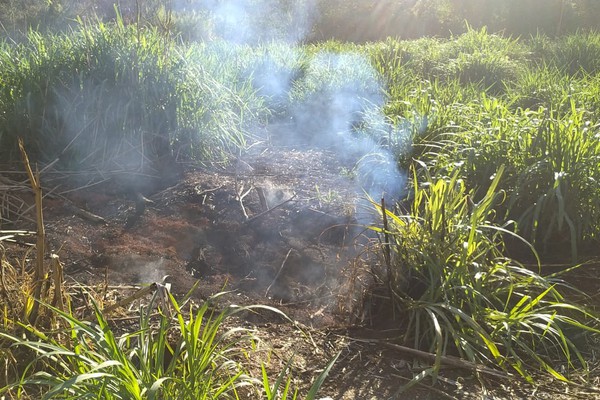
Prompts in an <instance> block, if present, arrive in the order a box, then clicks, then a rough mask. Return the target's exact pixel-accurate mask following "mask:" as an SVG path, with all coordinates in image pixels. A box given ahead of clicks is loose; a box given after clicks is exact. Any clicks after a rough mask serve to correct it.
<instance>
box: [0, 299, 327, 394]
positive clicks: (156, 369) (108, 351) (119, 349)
mask: <svg viewBox="0 0 600 400" xmlns="http://www.w3.org/2000/svg"><path fill="white" fill-rule="evenodd" d="M190 293H191V292H190ZM221 295H222V294H217V295H215V296H213V297H212V298H211V299H209V300H208V301H206V302H203V303H202V304H199V305H194V304H192V302H191V301H189V297H186V298H184V299H183V300H182V301H181V302H178V301H177V300H176V299H175V298H174V297H173V295H171V294H170V293H169V292H168V291H165V290H160V291H157V292H156V293H155V294H154V296H153V297H152V299H151V300H150V302H149V303H148V304H146V305H145V306H142V307H141V308H140V310H139V314H138V315H139V317H138V321H137V328H136V329H134V330H133V331H130V332H127V333H122V334H119V333H118V332H117V331H116V330H115V328H114V327H113V326H112V324H110V323H109V321H108V320H107V319H106V317H105V316H104V314H103V312H102V311H101V310H100V309H99V307H98V305H97V304H96V303H95V301H93V300H92V304H93V310H94V318H93V321H91V320H88V319H79V318H76V317H75V316H74V315H73V314H71V313H70V312H63V311H60V310H58V309H56V308H53V307H49V309H51V310H52V311H53V312H55V313H56V314H57V316H58V317H59V318H60V319H62V321H63V322H64V325H65V326H66V329H62V328H61V329H59V330H57V331H55V332H52V333H49V332H43V331H41V330H38V329H36V328H35V327H33V326H31V325H27V326H26V325H22V326H21V328H22V329H23V331H24V332H25V334H26V336H25V338H23V337H18V336H15V335H12V334H9V333H7V332H5V331H0V338H1V339H2V342H3V344H4V346H3V347H4V351H8V352H9V353H10V354H21V355H22V357H25V360H27V361H26V363H27V365H25V366H23V365H22V364H21V365H19V366H18V371H19V372H18V376H19V378H18V379H16V380H15V381H14V382H13V383H10V384H8V385H7V386H4V387H2V388H0V395H4V396H8V397H9V398H38V397H39V396H42V397H43V398H46V399H51V398H60V399H74V398H80V397H83V398H87V397H88V396H89V395H90V394H93V395H94V397H98V398H103V399H181V398H184V399H192V398H193V399H238V398H250V397H253V398H262V396H266V397H265V398H268V399H271V398H275V397H273V396H274V395H275V394H276V393H278V389H279V385H280V384H281V382H282V379H283V377H284V376H286V374H287V373H288V371H287V368H288V367H289V363H288V365H287V366H286V368H285V370H283V371H282V372H281V374H280V375H279V376H278V378H277V380H276V382H275V384H274V385H270V384H269V375H268V374H267V372H266V370H265V368H264V365H263V368H262V379H257V378H253V377H252V376H251V374H250V372H249V370H248V369H247V368H246V367H245V364H246V363H248V362H249V357H250V352H251V349H254V348H255V344H256V342H257V341H258V339H257V337H256V336H255V334H254V332H253V331H251V330H248V329H244V328H239V327H236V326H233V327H231V326H229V325H228V324H226V322H227V321H229V320H231V319H232V317H233V316H234V315H236V314H239V313H242V312H247V311H249V310H251V309H256V308H262V309H265V310H267V311H269V312H276V313H280V312H279V311H277V310H275V309H272V308H270V307H263V306H248V307H236V306H229V307H226V308H225V309H223V310H222V311H217V310H215V308H214V307H215V304H216V303H215V302H216V301H217V299H218V298H219V297H220V296H221ZM155 309H157V310H158V316H156V315H155V314H156V313H155ZM336 358H337V357H336ZM290 362H291V360H290ZM334 362H335V358H334V359H332V361H331V362H330V363H329V364H328V366H327V368H326V369H325V370H324V371H323V372H322V373H321V374H320V376H318V377H317V378H316V379H315V382H314V383H313V385H312V387H311V388H310V389H309V391H308V393H307V396H308V397H306V398H307V399H313V398H315V396H316V393H317V391H318V390H319V388H320V386H321V385H322V384H323V381H324V380H325V377H326V376H327V374H328V372H329V370H330V369H331V366H332V365H333V363H334ZM15 368H16V366H15ZM290 382H291V381H290V379H288V381H287V384H286V386H285V391H284V397H277V398H284V399H285V398H288V397H287V395H288V392H289V394H290V395H291V394H292V393H293V398H297V396H298V395H299V391H298V390H297V389H296V390H291V388H290Z"/></svg>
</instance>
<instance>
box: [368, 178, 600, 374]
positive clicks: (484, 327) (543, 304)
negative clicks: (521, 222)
mask: <svg viewBox="0 0 600 400" xmlns="http://www.w3.org/2000/svg"><path fill="white" fill-rule="evenodd" d="M502 174H503V169H502V168H500V169H499V170H498V171H497V173H496V175H495V177H494V179H493V181H492V183H491V184H490V186H489V188H488V190H487V192H486V193H485V194H484V195H483V196H480V199H479V201H477V202H474V200H473V199H474V195H475V193H474V191H473V190H469V189H467V187H466V182H465V181H463V180H462V179H461V178H460V175H459V171H455V172H453V173H451V174H450V175H449V176H447V177H440V178H433V177H431V176H427V177H426V178H425V179H423V180H422V181H419V180H418V179H417V174H416V172H415V174H414V178H413V189H414V192H413V193H412V195H411V199H410V202H409V205H408V206H409V207H410V208H409V210H407V212H406V214H395V213H393V212H391V211H389V210H385V215H386V219H387V221H388V229H387V231H385V232H383V233H385V235H386V237H388V238H389V242H390V244H389V246H390V249H391V252H390V254H391V257H390V258H389V260H388V261H387V263H388V271H387V276H385V277H382V280H383V281H384V282H386V283H387V284H388V285H389V293H390V296H391V297H390V298H391V302H392V303H393V308H394V310H395V311H396V312H397V313H398V315H400V316H401V318H402V320H403V321H404V325H405V326H406V329H405V334H404V341H405V343H407V344H412V346H414V347H415V348H419V349H424V350H426V351H431V352H433V353H435V354H436V355H437V357H438V359H437V360H438V361H437V362H438V363H436V366H435V368H434V370H433V372H434V373H437V372H436V371H437V368H438V367H439V365H440V364H439V362H440V361H439V360H440V357H442V356H443V355H445V354H458V355H459V356H460V357H462V358H465V359H467V360H470V361H473V362H476V363H482V364H487V365H494V366H497V367H500V368H503V369H505V370H513V371H515V372H517V373H518V374H519V375H521V376H522V377H524V378H526V379H527V380H528V381H530V382H533V373H534V371H538V370H542V371H545V372H548V373H549V374H551V375H552V376H553V377H555V378H557V379H560V380H567V379H568V378H567V376H566V373H563V372H561V369H560V368H558V367H557V366H558V365H561V366H562V367H564V371H567V372H568V371H573V370H576V369H577V370H579V369H581V368H586V361H585V357H584V356H583V354H582V350H581V348H579V347H578V346H577V345H576V344H575V341H574V334H573V332H574V331H575V332H594V333H599V332H600V331H598V329H597V326H598V322H599V321H598V319H597V318H596V317H594V316H593V315H592V313H591V312H589V311H588V310H586V309H585V308H584V307H583V306H578V305H576V304H574V303H572V302H569V301H568V300H566V299H565V297H564V290H562V291H561V289H560V288H561V287H562V286H564V283H563V282H561V281H560V280H558V279H556V277H543V276H541V275H540V274H538V273H535V272H532V271H531V270H529V269H527V268H525V267H524V266H522V265H520V264H518V263H517V262H515V261H513V260H510V259H508V258H507V257H505V256H504V255H503V251H504V247H503V236H504V235H507V234H510V232H509V231H508V229H507V226H504V227H503V226H498V225H496V224H494V223H493V221H494V219H495V215H494V214H495V211H494V208H495V206H496V205H497V204H498V203H499V202H501V201H502V200H503V198H504V194H503V193H502V191H499V190H498V186H499V184H500V181H501V178H502ZM381 211H384V210H381ZM376 230H379V229H378V228H376Z"/></svg>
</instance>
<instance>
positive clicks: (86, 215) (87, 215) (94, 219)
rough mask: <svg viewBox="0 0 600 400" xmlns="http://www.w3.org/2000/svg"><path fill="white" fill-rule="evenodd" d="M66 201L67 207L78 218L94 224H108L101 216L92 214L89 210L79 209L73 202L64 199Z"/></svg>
mask: <svg viewBox="0 0 600 400" xmlns="http://www.w3.org/2000/svg"><path fill="white" fill-rule="evenodd" d="M64 200H65V205H67V207H68V208H69V209H70V210H71V211H72V212H73V213H74V214H75V215H77V216H79V217H81V218H83V219H87V220H88V221H90V222H94V223H102V224H107V222H106V220H105V219H104V218H102V217H101V216H99V215H96V214H94V213H91V212H89V211H87V210H84V209H83V208H81V207H77V206H76V205H75V204H74V203H73V202H71V201H70V200H67V199H64Z"/></svg>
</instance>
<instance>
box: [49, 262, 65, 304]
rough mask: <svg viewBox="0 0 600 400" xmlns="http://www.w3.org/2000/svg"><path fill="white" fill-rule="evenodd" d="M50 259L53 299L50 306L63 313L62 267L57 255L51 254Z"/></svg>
mask: <svg viewBox="0 0 600 400" xmlns="http://www.w3.org/2000/svg"><path fill="white" fill-rule="evenodd" d="M50 258H51V259H52V270H53V276H54V297H53V299H52V303H51V304H52V306H54V307H56V308H58V309H59V310H60V311H65V303H64V301H63V292H64V288H63V281H64V275H63V265H62V263H61V262H60V259H59V258H58V255H57V254H52V255H51V256H50Z"/></svg>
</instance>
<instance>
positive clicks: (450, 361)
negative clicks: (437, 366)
mask: <svg viewBox="0 0 600 400" xmlns="http://www.w3.org/2000/svg"><path fill="white" fill-rule="evenodd" d="M350 340H353V341H355V342H363V343H373V344H380V345H382V346H385V347H388V348H390V349H393V350H397V351H399V352H402V353H405V354H409V355H411V356H415V357H418V358H421V359H424V360H427V361H429V362H431V363H434V362H435V360H436V357H437V356H436V355H435V354H433V353H428V352H426V351H422V350H417V349H413V348H411V347H406V346H400V345H399V344H394V343H389V342H386V341H383V340H373V339H355V338H350ZM441 363H442V364H444V365H449V366H452V367H457V368H462V369H467V370H469V371H474V372H481V373H483V374H487V375H491V376H496V377H498V378H503V379H513V378H514V376H513V375H511V374H509V373H507V372H503V371H498V370H495V369H492V368H488V367H486V366H484V365H481V364H477V363H474V362H471V361H467V360H463V359H462V358H458V357H453V356H441Z"/></svg>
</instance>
